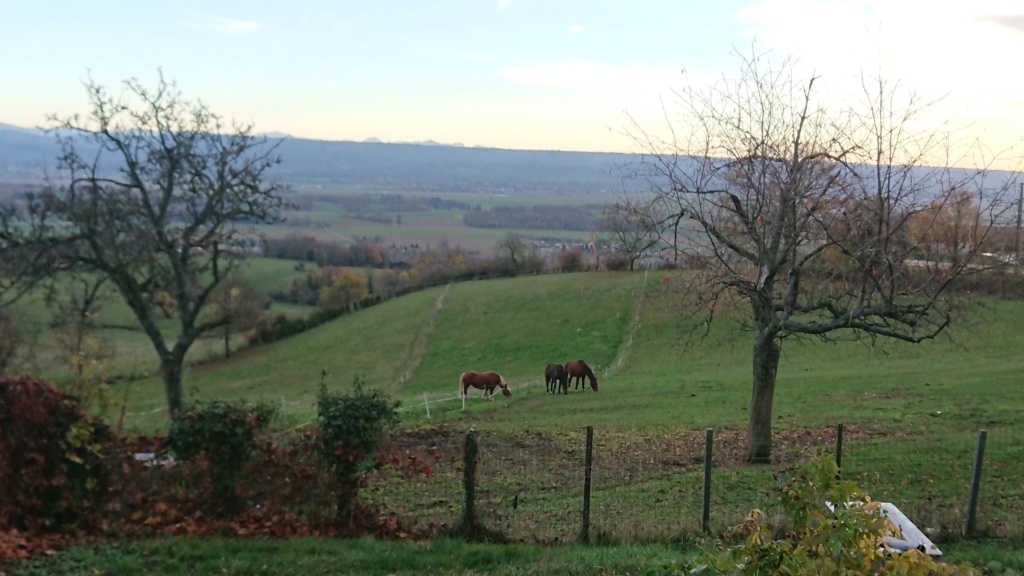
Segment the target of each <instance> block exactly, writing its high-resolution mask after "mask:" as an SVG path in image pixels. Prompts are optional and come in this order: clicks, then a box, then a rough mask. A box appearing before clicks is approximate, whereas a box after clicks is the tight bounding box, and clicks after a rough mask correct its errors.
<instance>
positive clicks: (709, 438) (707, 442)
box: [700, 428, 715, 534]
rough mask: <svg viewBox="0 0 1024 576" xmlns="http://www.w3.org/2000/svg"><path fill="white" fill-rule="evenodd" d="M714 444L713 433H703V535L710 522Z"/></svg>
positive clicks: (712, 431)
mask: <svg viewBox="0 0 1024 576" xmlns="http://www.w3.org/2000/svg"><path fill="white" fill-rule="evenodd" d="M714 443H715V431H714V430H713V429H711V428H708V429H707V430H705V431H704V513H703V514H702V515H701V520H700V529H701V530H703V531H704V533H705V534H707V533H708V531H709V530H710V528H709V524H710V521H711V453H712V445H713V444H714Z"/></svg>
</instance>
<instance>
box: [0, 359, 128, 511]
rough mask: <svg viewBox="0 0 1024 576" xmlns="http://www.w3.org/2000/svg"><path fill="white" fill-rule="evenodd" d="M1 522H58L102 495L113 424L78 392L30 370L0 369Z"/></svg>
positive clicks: (105, 486) (93, 503)
mask: <svg viewBox="0 0 1024 576" xmlns="http://www.w3.org/2000/svg"><path fill="white" fill-rule="evenodd" d="M0 430H2V433H0V527H12V528H17V529H22V530H25V529H27V530H47V529H54V528H59V527H61V526H62V525H67V524H70V523H73V522H76V521H78V520H80V519H81V518H82V517H83V516H84V515H85V513H86V512H87V511H88V510H90V509H92V508H94V507H96V506H97V505H99V504H100V503H101V501H102V499H103V498H104V496H105V494H106V492H107V487H108V478H109V475H108V474H107V471H106V468H105V466H104V463H103V459H102V456H101V452H102V449H101V447H102V445H103V444H104V443H107V442H110V441H112V437H113V435H112V434H111V433H110V430H109V429H108V428H107V427H106V426H105V425H104V424H103V423H102V422H99V421H97V420H93V419H90V418H89V417H88V416H86V414H85V412H84V411H83V410H82V409H81V407H80V406H79V404H78V402H77V400H76V399H75V398H74V397H73V396H70V395H68V394H66V393H65V392H64V391H62V390H61V389H59V388H57V387H56V386H53V385H52V384H49V383H47V382H41V381H38V380H33V379H31V378H2V377H0Z"/></svg>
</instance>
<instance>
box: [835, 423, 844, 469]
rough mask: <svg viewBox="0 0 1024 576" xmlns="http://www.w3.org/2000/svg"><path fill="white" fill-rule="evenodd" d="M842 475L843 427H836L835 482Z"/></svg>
mask: <svg viewBox="0 0 1024 576" xmlns="http://www.w3.org/2000/svg"><path fill="white" fill-rule="evenodd" d="M842 475H843V425H842V424H840V425H839V426H837V427H836V480H840V479H841V476H842Z"/></svg>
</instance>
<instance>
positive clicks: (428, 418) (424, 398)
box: [423, 392, 430, 420]
mask: <svg viewBox="0 0 1024 576" xmlns="http://www.w3.org/2000/svg"><path fill="white" fill-rule="evenodd" d="M423 405H424V406H426V407H427V420H430V400H427V393H426V392H424V393H423Z"/></svg>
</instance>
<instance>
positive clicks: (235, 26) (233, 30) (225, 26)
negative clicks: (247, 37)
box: [189, 14, 266, 34]
mask: <svg viewBox="0 0 1024 576" xmlns="http://www.w3.org/2000/svg"><path fill="white" fill-rule="evenodd" d="M192 18H193V23H192V24H190V25H189V27H190V28H193V29H196V30H213V31H215V32H223V33H225V34H247V33H250V32H257V31H259V30H262V29H264V28H266V25H265V24H263V23H262V22H256V21H253V20H240V19H238V18H223V17H220V16H208V15H203V14H192Z"/></svg>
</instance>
